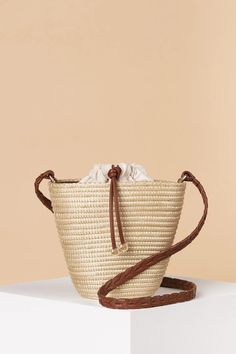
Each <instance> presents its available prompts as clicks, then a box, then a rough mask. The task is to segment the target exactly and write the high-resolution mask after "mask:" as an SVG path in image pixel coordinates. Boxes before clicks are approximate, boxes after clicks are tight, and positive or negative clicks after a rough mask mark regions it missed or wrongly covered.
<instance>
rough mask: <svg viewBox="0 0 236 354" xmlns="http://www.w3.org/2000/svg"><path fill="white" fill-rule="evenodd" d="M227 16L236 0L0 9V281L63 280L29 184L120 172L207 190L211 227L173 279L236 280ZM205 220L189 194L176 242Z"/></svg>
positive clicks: (0, 5)
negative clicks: (51, 177)
mask: <svg viewBox="0 0 236 354" xmlns="http://www.w3.org/2000/svg"><path fill="white" fill-rule="evenodd" d="M235 13H236V3H235V1H233V0H232V1H229V0H226V1H223V0H221V1H219V0H214V1H213V0H212V1H211V0H204V1H203V0H200V1H193V0H180V1H179V0H176V1H175V0H172V1H169V0H162V1H160V0H159V1H158V0H155V1H154V0H153V1H139V0H121V1H113V0H112V1H111V0H102V1H101V0H83V1H81V0H79V1H75V0H74V1H72V0H67V1H62V0H57V1H48V0H41V1H32V0H21V1H13V0H12V1H10V0H9V1H0V100H1V103H0V117H1V139H0V148H1V149H0V151H1V235H0V282H1V283H10V282H15V281H26V280H32V279H40V278H50V277H56V276H64V275H65V274H67V271H66V267H65V262H64V259H63V255H62V251H61V248H60V244H59V241H58V238H57V233H56V228H55V225H54V219H53V215H52V214H50V212H49V211H48V210H47V209H46V208H44V207H43V206H42V205H41V204H40V202H39V201H38V200H37V199H36V198H35V195H34V191H33V181H34V179H35V177H36V176H37V175H38V174H39V173H41V172H43V171H44V170H46V169H48V168H50V169H53V170H55V172H56V175H57V176H58V177H60V178H66V177H80V176H84V175H85V174H87V172H88V170H89V169H90V168H91V166H92V165H93V164H94V163H95V162H115V163H116V162H120V161H127V162H136V163H140V164H143V165H144V166H145V167H146V169H147V170H148V172H149V173H150V174H151V175H153V176H156V177H158V178H168V179H174V180H175V179H177V178H178V177H179V175H180V173H181V172H182V170H184V169H190V170H191V171H193V173H195V174H196V175H197V176H198V177H199V178H200V179H201V180H202V181H203V182H204V185H205V187H206V190H207V191H208V194H209V202H210V212H209V218H208V221H207V224H206V227H205V228H204V230H203V232H202V233H201V236H200V237H199V239H198V240H197V241H196V242H194V244H192V245H191V246H190V247H189V248H188V249H186V250H185V251H183V252H182V253H181V254H178V255H176V256H175V257H173V259H172V261H171V263H170V267H169V273H172V274H184V275H188V276H196V277H202V278H212V279H221V280H226V281H236V261H235V247H236V226H235V225H236V224H235V218H236V214H235V196H236V189H235V181H236V164H235V147H236V143H235V128H236V123H235V113H236V101H235V92H236V69H235V63H236V21H235ZM43 190H44V192H45V193H47V188H46V185H44V188H43ZM200 213H201V203H200V198H199V196H198V194H197V192H196V191H195V190H194V189H193V188H192V187H191V186H188V192H187V195H186V203H185V207H184V213H183V218H182V220H181V223H180V226H179V230H178V239H180V238H181V237H183V236H185V235H186V233H187V232H189V231H191V230H192V228H193V227H194V226H195V223H196V221H197V219H198V218H199V215H200Z"/></svg>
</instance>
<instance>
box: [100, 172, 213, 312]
mask: <svg viewBox="0 0 236 354" xmlns="http://www.w3.org/2000/svg"><path fill="white" fill-rule="evenodd" d="M181 179H182V180H185V181H188V182H192V183H193V184H194V185H195V186H196V188H197V189H198V191H199V192H200V194H201V196H202V200H203V204H204V211H203V215H202V217H201V219H200V221H199V223H198V225H197V227H196V228H195V229H194V230H193V231H192V232H191V233H190V234H189V235H188V236H187V237H186V238H185V239H183V240H182V241H180V242H178V243H176V244H175V245H173V246H171V247H170V248H169V249H167V250H164V251H162V252H158V253H156V254H154V255H151V256H149V257H147V258H145V259H143V260H141V261H140V262H138V263H137V264H135V265H134V266H132V267H129V268H127V269H126V270H125V271H123V272H121V273H119V274H117V275H116V276H115V277H114V278H112V279H110V280H109V281H107V282H106V283H105V284H104V285H102V286H101V288H100V289H99V290H98V298H99V302H100V303H101V304H102V305H103V306H106V307H109V308H114V309H138V308H146V307H155V306H162V305H169V304H173V303H177V302H183V301H188V300H191V299H193V298H194V297H195V295H196V285H195V284H194V283H192V282H189V281H186V280H180V279H172V278H167V277H164V278H163V281H162V284H161V286H163V287H168V288H176V289H180V290H183V291H182V292H178V293H176V292H175V293H171V294H165V295H156V296H148V297H140V298H133V299H125V298H119V299H117V298H113V297H107V295H108V294H109V293H110V292H111V291H112V290H114V289H116V288H117V287H119V286H121V285H123V284H125V283H126V282H127V281H129V280H130V279H133V278H134V277H136V276H137V275H138V274H140V273H142V272H144V271H145V270H146V269H148V268H150V267H152V266H153V265H155V264H157V263H158V262H160V261H162V260H164V259H166V258H168V257H170V256H172V255H173V254H175V253H177V252H179V251H181V250H182V249H183V248H185V247H186V246H187V245H189V244H190V243H191V242H192V241H193V240H194V239H195V238H196V237H197V235H198V234H199V232H200V230H201V229H202V227H203V225H204V222H205V220H206V217H207V211H208V198H207V195H206V192H205V190H204V188H203V186H202V185H201V183H200V182H199V181H198V180H197V178H196V177H195V176H194V175H193V174H192V173H191V172H189V171H184V172H183V173H182V176H181Z"/></svg>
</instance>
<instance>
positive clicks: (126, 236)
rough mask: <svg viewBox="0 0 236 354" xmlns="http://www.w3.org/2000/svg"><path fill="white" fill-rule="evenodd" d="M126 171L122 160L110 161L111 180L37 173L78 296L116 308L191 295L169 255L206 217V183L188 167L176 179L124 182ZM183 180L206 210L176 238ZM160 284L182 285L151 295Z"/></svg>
mask: <svg viewBox="0 0 236 354" xmlns="http://www.w3.org/2000/svg"><path fill="white" fill-rule="evenodd" d="M121 173H122V170H121V168H120V166H119V165H117V166H116V167H115V166H114V165H112V166H111V169H110V170H109V171H108V174H107V176H108V179H107V180H108V182H107V183H79V180H74V179H70V180H58V179H57V178H56V177H55V174H54V172H53V171H51V170H48V171H45V172H43V173H41V174H40V175H39V176H38V177H37V178H36V180H35V183H34V187H35V192H36V195H37V197H38V198H39V199H40V201H41V202H42V203H43V204H44V205H45V206H46V207H47V208H48V209H49V210H50V211H52V212H53V213H54V215H55V221H56V225H57V230H58V234H59V237H60V241H61V244H62V247H63V250H64V255H65V259H66V262H67V266H68V269H69V273H70V275H71V279H72V281H73V283H74V285H75V288H76V289H77V291H78V292H79V294H80V295H81V296H83V297H86V298H91V299H97V298H98V299H99V302H100V304H102V305H103V306H106V307H109V308H115V309H138V308H146V307H155V306H163V305H169V304H174V303H177V302H183V301H189V300H191V299H193V298H194V297H195V296H196V285H195V284H194V283H193V282H190V281H187V280H183V279H175V278H168V277H164V274H165V271H166V268H167V265H168V261H169V258H170V257H171V256H172V255H174V254H175V253H177V252H179V251H181V250H182V249H184V248H185V247H186V246H188V245H189V244H190V243H191V242H192V241H193V240H194V239H195V238H196V237H197V235H198V234H199V232H200V231H201V229H202V227H203V225H204V223H205V220H206V217H207V212H208V198H207V195H206V192H205V190H204V188H203V186H202V184H201V183H200V182H199V180H198V179H197V178H196V177H195V176H194V175H193V174H192V173H191V172H189V171H184V172H183V173H182V175H181V177H180V178H179V180H178V181H177V182H170V181H162V180H148V181H147V180H146V181H126V182H125V181H119V177H120V175H121ZM105 177H106V176H105ZM44 179H49V180H50V181H49V192H50V197H51V200H50V199H48V198H47V197H45V196H44V195H43V193H42V192H41V191H40V189H39V186H40V183H41V182H42V181H43V180H44ZM186 182H191V183H192V184H193V185H194V186H195V187H196V188H197V190H198V191H199V193H200V195H201V197H202V201H203V205H204V209H203V214H202V216H201V218H200V220H199V222H198V224H197V226H196V227H195V228H194V229H193V231H192V232H191V233H190V234H189V235H188V236H186V237H185V238H183V239H181V241H179V242H177V243H175V244H173V240H174V236H175V233H176V229H177V226H178V222H179V218H180V215H181V211H182V207H183V201H184V193H185V188H186ZM115 219H116V223H115V222H114V220H115ZM118 236H119V242H120V245H119V246H118V247H117V241H118ZM160 286H162V287H168V288H175V289H179V290H182V291H181V292H172V293H168V294H164V295H158V294H155V295H154V293H155V292H156V290H157V289H158V288H159V287H160Z"/></svg>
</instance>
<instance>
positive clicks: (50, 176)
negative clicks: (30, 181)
mask: <svg viewBox="0 0 236 354" xmlns="http://www.w3.org/2000/svg"><path fill="white" fill-rule="evenodd" d="M43 179H53V180H54V181H56V178H55V175H54V172H53V171H51V170H48V171H46V172H43V173H41V175H39V176H38V177H37V178H36V180H35V182H34V189H35V193H36V194H37V197H38V198H39V200H40V201H41V202H42V203H43V204H44V205H45V206H46V207H47V208H48V209H49V210H51V212H53V209H52V203H51V200H50V199H48V198H47V197H45V196H44V195H43V193H42V192H41V191H40V190H39V185H40V183H41V182H42V180H43Z"/></svg>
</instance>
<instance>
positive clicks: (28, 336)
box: [0, 278, 236, 354]
mask: <svg viewBox="0 0 236 354" xmlns="http://www.w3.org/2000/svg"><path fill="white" fill-rule="evenodd" d="M194 281H195V282H196V283H197V285H198V296H197V298H196V299H195V300H193V301H190V302H186V303H182V304H176V305H170V306H165V307H159V308H153V309H144V310H132V311H127V310H110V309H106V308H103V307H101V306H100V305H99V304H98V303H97V302H96V301H90V300H84V299H81V298H80V297H79V296H78V295H77V293H76V291H75V290H74V288H73V286H72V283H71V281H70V279H69V278H60V279H53V280H44V281H37V282H31V283H24V284H15V285H6V286H0V333H1V340H0V353H3V354H9V353H10V354H13V353H20V354H21V353H24V354H28V353H30V354H38V353H40V354H47V353H50V354H53V353H57V354H60V353H66V354H74V353H81V354H87V353H91V354H92V353H96V354H108V353H109V354H118V353H119V354H126V353H132V354H154V353H155V354H157V353H158V354H169V353H171V354H175V353H181V354H185V353H186V354H187V353H188V354H195V353H196V354H206V353H207V354H211V353H212V354H235V353H236V344H235V338H234V336H235V330H236V284H231V283H223V282H213V281H206V280H196V279H195V280H194ZM162 292H163V290H162Z"/></svg>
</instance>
